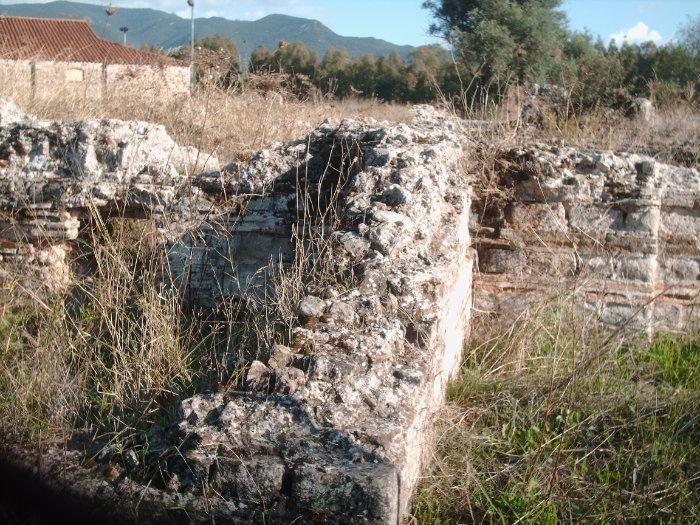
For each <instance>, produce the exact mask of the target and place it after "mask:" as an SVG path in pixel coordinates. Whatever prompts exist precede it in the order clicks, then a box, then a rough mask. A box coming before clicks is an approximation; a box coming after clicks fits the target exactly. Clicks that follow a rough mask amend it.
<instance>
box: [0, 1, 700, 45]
mask: <svg viewBox="0 0 700 525" xmlns="http://www.w3.org/2000/svg"><path fill="white" fill-rule="evenodd" d="M32 1H33V3H37V1H39V2H40V1H41V0H32ZM195 2H196V16H224V17H226V18H233V19H246V20H255V19H258V18H261V17H263V16H265V15H268V14H271V13H285V14H290V15H296V16H303V17H308V18H315V19H317V20H320V21H321V22H323V23H324V24H326V25H327V26H329V27H330V28H331V29H333V30H334V31H335V32H336V33H340V34H342V35H347V36H374V37H377V38H383V39H385V40H389V41H391V42H394V43H397V44H413V45H420V44H426V43H431V42H434V41H435V39H434V38H433V37H431V36H430V35H429V34H428V26H429V25H430V14H429V13H428V11H426V10H424V9H422V8H421V4H422V0H195ZM10 3H22V2H18V1H17V0H0V5H2V4H10ZM90 3H101V4H106V3H108V1H107V0H93V1H92V2H90ZM112 3H113V4H114V5H115V6H123V7H152V8H154V9H162V10H164V11H169V12H173V13H178V14H180V15H181V16H187V15H188V13H187V5H186V0H112ZM563 7H564V10H565V11H566V13H567V15H568V16H569V21H570V27H572V28H573V29H579V30H583V29H589V30H590V31H591V32H592V33H594V34H597V35H600V36H601V37H602V38H603V39H604V40H605V41H606V42H607V41H608V40H609V39H610V38H611V37H612V36H615V37H616V40H617V41H618V42H619V41H621V40H623V39H627V40H630V41H633V42H638V41H642V40H654V41H656V42H657V43H663V42H666V41H668V40H670V39H672V38H673V36H674V34H675V32H676V30H677V29H678V26H679V25H680V24H682V23H683V22H684V21H685V20H686V18H687V16H688V15H693V16H698V15H700V0H565V2H564V5H563Z"/></svg>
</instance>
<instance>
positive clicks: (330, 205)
mask: <svg viewBox="0 0 700 525" xmlns="http://www.w3.org/2000/svg"><path fill="white" fill-rule="evenodd" d="M340 149H342V150H343V153H342V154H338V158H335V157H334V158H333V159H327V160H328V161H326V160H324V161H323V162H319V164H320V165H321V166H323V168H322V169H321V170H319V171H323V173H320V172H319V173H314V172H313V170H309V172H308V173H299V175H298V176H299V184H298V189H297V191H298V196H297V202H299V203H300V208H299V209H300V211H301V212H302V213H303V215H302V216H300V217H299V221H298V225H299V226H298V227H295V228H294V229H293V231H292V232H291V237H292V239H291V240H292V242H293V244H294V248H295V250H294V257H293V260H292V261H291V263H290V264H289V265H286V266H283V265H282V264H280V263H279V261H275V260H272V261H270V264H269V265H268V266H267V267H265V268H261V269H260V271H259V279H257V280H256V282H254V283H253V284H252V285H247V287H246V288H245V290H244V292H245V293H242V294H239V295H237V296H234V297H229V298H228V299H225V300H223V301H222V303H221V304H219V305H196V304H188V302H187V301H186V299H185V296H186V295H187V294H184V293H182V292H183V291H182V290H177V289H175V288H174V287H172V286H170V283H171V282H172V279H171V276H170V273H169V272H170V268H169V263H168V258H167V253H166V250H165V247H166V243H165V237H164V236H163V234H162V233H160V232H159V231H158V230H157V229H156V226H155V223H154V222H153V221H152V220H127V219H116V218H115V219H110V220H108V221H105V220H103V219H102V218H101V217H100V216H99V214H97V212H95V214H94V216H93V219H92V221H90V222H89V223H88V224H87V225H86V227H85V228H84V230H83V232H82V234H81V239H82V240H81V241H80V242H79V245H78V247H77V249H76V250H74V253H73V260H72V261H71V263H72V266H73V267H74V268H78V269H80V271H81V274H80V275H76V276H74V278H73V280H72V282H71V283H70V286H69V288H68V289H67V290H66V292H65V293H63V294H60V295H55V294H54V295H51V296H50V297H44V298H39V297H38V296H37V295H34V294H30V295H27V294H25V293H21V292H22V291H23V290H25V288H24V287H23V285H21V283H22V275H19V274H18V275H17V276H16V280H15V281H14V282H12V281H10V282H9V286H11V287H13V289H15V290H16V291H17V292H18V293H13V294H9V296H8V300H6V301H5V302H4V303H3V304H2V307H1V309H0V345H2V346H1V347H0V429H2V431H4V432H8V431H10V432H12V435H11V436H9V437H11V438H12V439H13V440H14V441H20V442H25V443H37V442H39V441H46V440H56V439H59V440H64V439H66V440H67V439H70V438H72V437H74V436H76V435H77V434H79V435H81V436H82V438H83V443H84V444H86V445H87V447H88V450H89V451H91V452H95V451H96V450H99V449H101V448H103V447H105V446H109V447H110V449H111V450H119V449H121V447H122V445H124V444H126V443H129V442H130V440H132V439H133V438H134V436H136V435H138V434H139V433H140V432H143V431H145V430H147V429H148V428H150V427H151V426H152V425H166V426H167V424H168V422H169V421H171V420H172V416H173V410H174V408H175V406H176V405H177V403H178V402H179V401H181V400H182V399H184V398H186V397H190V396H192V395H194V394H196V393H201V392H210V391H213V390H218V389H237V388H240V387H241V383H242V380H243V378H244V377H245V372H246V369H247V367H248V365H249V364H250V362H251V361H252V360H254V359H260V360H263V361H264V360H266V359H267V357H269V350H270V349H271V348H272V346H273V345H274V344H278V343H281V344H288V343H289V342H290V339H291V332H292V329H293V328H294V327H295V326H297V325H298V318H297V312H296V309H297V306H298V304H299V301H300V299H301V298H302V297H303V295H304V294H306V293H310V290H313V291H314V293H322V291H323V290H324V289H325V288H326V287H329V286H332V287H334V288H335V289H336V290H339V291H341V292H342V288H343V286H346V285H347V282H348V279H352V275H351V271H348V269H346V268H341V267H339V266H338V265H337V264H336V257H335V252H334V250H333V245H332V243H331V240H330V237H329V234H330V232H332V231H333V230H334V229H335V228H336V227H337V223H338V216H337V214H336V205H337V202H338V198H339V195H340V191H341V190H342V187H343V184H344V181H345V180H347V176H348V170H349V169H353V167H354V166H355V162H354V161H355V160H356V155H357V154H358V149H357V147H356V146H353V145H350V144H346V145H344V147H343V148H340ZM241 209H242V208H241ZM226 217H228V214H226ZM216 221H217V218H216V217H212V218H211V223H207V224H206V225H204V226H203V228H204V229H207V228H209V226H212V227H213V228H214V229H215V230H216V231H219V232H222V231H225V230H226V225H223V224H217V223H216ZM233 223H237V221H233ZM227 224H229V225H230V224H231V222H230V220H229V221H228V222H227ZM194 235H197V233H196V232H194ZM269 255H270V256H271V257H273V258H274V254H269ZM228 264H229V265H230V267H229V268H228V269H227V271H226V272H225V273H227V274H229V275H235V274H236V271H235V268H236V266H237V261H236V260H235V255H234V258H233V259H232V260H230V261H228Z"/></svg>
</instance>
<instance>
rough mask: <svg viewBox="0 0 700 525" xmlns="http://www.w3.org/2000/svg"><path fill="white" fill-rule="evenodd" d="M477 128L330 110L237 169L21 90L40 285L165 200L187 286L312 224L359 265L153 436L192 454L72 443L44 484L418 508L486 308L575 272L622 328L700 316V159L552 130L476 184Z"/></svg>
mask: <svg viewBox="0 0 700 525" xmlns="http://www.w3.org/2000/svg"><path fill="white" fill-rule="evenodd" d="M465 146H466V147H467V150H469V149H471V148H474V147H478V141H477V140H476V138H475V137H473V136H472V133H471V132H470V130H469V126H468V125H467V123H465V122H462V121H459V120H458V119H455V118H453V117H450V116H447V115H444V114H441V113H439V112H438V111H436V110H434V109H432V108H430V107H417V108H416V109H415V119H414V122H413V123H412V124H411V125H407V124H391V123H377V122H374V121H369V120H367V121H356V120H347V121H344V122H342V123H341V122H335V121H327V122H325V123H324V124H322V125H321V126H320V127H319V128H318V129H316V130H315V131H313V132H312V133H311V134H310V135H309V136H307V137H305V138H303V139H301V140H298V141H294V142H291V143H288V144H281V145H275V146H273V147H271V148H269V149H266V150H263V151H261V152H259V153H258V154H257V155H255V156H254V157H253V158H252V160H251V161H250V162H248V163H244V164H232V165H229V166H226V167H225V168H224V169H222V170H220V171H219V170H218V166H217V165H216V161H215V160H214V159H206V158H204V157H202V155H199V158H198V153H197V152H196V151H194V150H191V149H188V148H181V147H179V146H177V145H176V144H175V143H174V142H173V141H172V140H171V139H170V138H169V137H168V136H167V134H166V133H165V131H164V129H163V128H162V127H160V126H155V125H150V124H145V123H126V122H118V121H101V122H81V123H62V122H42V121H37V120H35V119H32V118H31V117H28V116H26V115H23V114H22V113H21V112H20V111H19V110H18V109H17V108H16V107H14V106H13V105H12V104H11V103H10V102H9V101H7V100H5V101H3V102H2V104H0V207H1V208H2V211H3V213H4V218H3V219H2V226H1V229H0V232H1V235H2V239H3V240H2V245H1V246H2V256H3V265H4V267H5V270H8V268H10V267H11V268H13V269H14V271H20V273H21V274H22V275H27V279H28V281H27V282H28V283H31V276H32V275H34V276H36V275H37V272H38V274H39V275H41V280H40V282H41V284H42V285H43V286H44V288H46V289H48V290H45V291H50V289H51V288H53V286H50V285H51V283H53V284H55V285H56V287H60V286H61V283H62V281H61V279H63V278H64V277H65V275H66V272H68V271H69V265H70V253H71V250H72V249H73V245H74V242H75V240H76V238H77V237H78V235H79V234H80V231H81V227H82V226H83V225H84V224H85V222H86V221H87V220H88V218H89V216H90V214H91V213H93V212H94V211H96V210H98V211H101V212H102V213H106V214H116V215H119V216H131V217H147V216H153V217H155V219H156V220H157V221H158V222H159V224H160V226H161V229H162V230H163V231H164V232H165V233H167V234H168V236H169V238H170V241H169V243H168V260H169V263H170V268H171V270H172V274H171V276H172V284H173V285H174V286H178V287H179V288H180V290H181V291H182V292H183V294H184V296H185V297H187V298H188V300H190V301H193V302H197V303H200V304H206V305H215V304H216V303H218V302H220V301H221V300H224V299H226V298H230V297H234V296H240V295H241V294H245V293H246V289H247V287H249V286H251V285H252V284H253V283H255V282H256V281H259V280H260V279H262V278H264V272H261V269H263V268H269V267H270V262H271V261H273V262H276V264H282V265H285V264H289V263H290V261H291V260H292V259H293V257H294V253H295V249H297V247H298V243H299V242H302V243H303V242H305V241H304V240H303V239H302V238H301V237H300V235H299V232H304V231H307V230H308V228H307V227H308V226H309V224H311V225H312V226H313V228H315V231H318V230H319V228H320V229H321V230H323V231H324V232H325V234H326V235H327V237H328V239H329V242H331V243H332V246H333V252H334V257H335V259H336V263H337V264H338V267H339V268H346V269H347V268H350V269H352V272H351V274H352V279H351V280H350V282H349V284H347V285H346V286H345V288H344V289H337V290H327V289H326V290H317V291H313V293H312V294H311V295H308V296H306V297H304V298H303V299H302V300H301V302H300V304H299V305H298V313H299V326H298V327H297V328H296V329H295V331H294V334H293V335H294V337H293V341H292V343H291V344H290V346H288V347H285V346H279V345H278V346H275V347H273V348H270V349H267V350H266V353H267V356H266V357H268V360H267V362H265V363H263V362H260V361H256V362H254V363H252V364H251V365H250V368H249V372H248V379H249V381H248V383H247V384H248V387H249V388H248V389H247V390H245V391H244V390H242V391H236V392H224V393H203V394H201V395H197V396H195V397H193V398H191V399H188V400H185V401H184V402H183V403H182V405H181V407H180V412H179V416H178V421H177V422H176V424H174V425H173V426H172V427H171V428H168V429H154V430H153V432H152V433H150V435H149V440H150V442H151V446H152V447H153V449H154V453H155V454H156V455H158V454H160V457H170V458H173V457H175V458H176V459H170V460H168V461H164V462H163V474H162V476H161V477H160V479H159V480H157V481H154V482H153V483H151V484H148V485H144V484H139V483H138V482H136V481H134V480H132V479H130V478H129V476H128V475H120V476H118V477H117V478H116V479H107V478H106V477H105V476H104V475H103V474H102V470H101V468H102V467H100V466H99V465H98V466H94V467H92V468H90V469H83V468H75V469H68V470H65V469H64V468H63V464H62V459H61V458H63V457H68V458H71V460H72V461H74V462H76V463H78V462H79V456H78V454H77V452H76V453H68V455H67V456H65V455H64V454H63V453H61V454H59V453H58V452H57V451H55V454H51V453H48V454H47V456H46V459H44V467H43V469H44V470H43V471H42V472H41V473H40V475H41V476H42V478H43V479H44V480H46V482H47V483H49V484H50V485H52V486H53V487H54V488H55V489H56V490H60V491H63V494H66V495H67V497H70V498H75V500H76V501H79V500H83V501H84V500H86V499H87V500H89V501H91V504H92V505H94V507H93V508H95V509H99V512H100V513H101V515H103V516H105V517H108V516H112V517H117V518H123V517H124V516H134V515H135V513H138V516H139V519H141V521H142V522H149V521H150V522H173V521H174V522H189V521H190V520H192V521H195V522H199V521H207V520H208V519H209V518H208V516H213V517H214V519H215V520H217V521H218V522H228V523H250V522H257V521H260V520H262V519H263V516H264V517H265V518H266V519H267V520H268V521H272V522H282V523H287V522H291V521H293V520H295V519H298V520H301V521H300V522H304V523H308V522H317V523H387V524H388V523H391V524H394V523H399V522H400V520H401V518H402V517H403V516H405V514H406V512H407V510H408V509H409V503H410V498H411V496H412V493H413V491H414V489H415V487H416V482H417V479H418V476H419V474H420V471H421V468H423V467H424V466H425V465H426V460H427V458H428V457H429V454H430V451H431V447H430V443H431V426H432V415H433V414H434V412H435V411H436V410H437V409H438V408H439V406H440V405H441V403H442V401H443V399H444V392H445V387H446V384H447V382H448V380H449V379H450V378H451V377H453V376H454V374H455V373H456V372H457V370H458V367H459V364H460V358H461V351H462V348H463V344H464V342H465V340H466V339H467V338H468V337H469V332H470V325H471V323H472V320H473V317H474V316H476V315H478V316H479V317H482V318H486V319H490V320H491V322H497V319H498V318H499V316H501V317H502V318H504V319H506V320H508V319H512V318H513V317H514V315H515V314H516V313H518V312H520V311H522V310H524V309H526V308H527V307H528V305H529V304H532V303H533V302H534V303H537V302H541V301H543V300H545V299H546V298H548V297H551V296H553V295H556V294H557V293H562V291H572V290H573V291H574V293H575V296H576V297H578V298H579V305H580V307H581V310H582V311H583V312H586V313H587V315H589V316H590V318H591V319H594V320H595V321H597V322H600V323H602V324H606V325H610V326H619V325H621V324H626V323H633V324H634V325H635V326H636V327H638V328H639V329H640V330H643V331H648V332H651V331H654V330H688V329H690V328H692V327H693V326H700V315H699V313H698V293H699V292H700V241H699V240H698V233H699V232H700V174H699V173H698V171H697V170H694V169H688V168H680V167H674V166H668V165H662V164H659V163H656V162H655V161H654V160H653V159H651V158H648V157H642V156H637V155H627V154H617V155H615V154H612V153H604V152H582V151H576V150H571V149H567V148H561V147H553V146H549V145H537V144H533V145H531V146H528V147H525V148H521V149H515V150H512V151H503V152H500V153H499V160H498V162H497V174H496V178H495V181H494V184H495V187H494V188H492V189H493V190H494V191H492V192H486V193H482V194H477V192H475V191H474V189H473V188H474V187H477V181H475V180H473V179H472V178H471V176H470V174H469V173H465V172H464V165H463V163H462V156H463V152H464V150H465ZM193 166H194V170H192V167H193ZM329 210H332V212H333V214H334V215H333V221H332V231H327V230H328V229H329V228H328V227H329V223H326V222H323V221H320V222H319V221H318V220H317V219H318V218H319V217H321V216H323V217H325V216H326V214H327V212H328V211H329ZM309 221H310V222H309ZM308 231H310V230H308ZM302 237H303V236H302ZM300 239H301V240H300ZM52 279H57V280H56V281H52ZM27 285H28V286H29V284H27ZM261 384H264V385H265V388H262V389H261V388H259V387H260V385H261ZM173 451H177V454H173V453H172V452H173ZM124 457H125V458H127V457H128V453H127V454H124ZM127 463H128V462H127ZM120 468H121V469H122V470H121V472H123V473H124V474H127V473H128V464H126V465H124V466H123V467H120Z"/></svg>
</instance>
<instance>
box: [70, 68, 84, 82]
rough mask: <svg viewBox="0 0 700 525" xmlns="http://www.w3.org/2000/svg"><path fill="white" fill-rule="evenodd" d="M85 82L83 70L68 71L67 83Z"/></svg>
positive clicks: (72, 69)
mask: <svg viewBox="0 0 700 525" xmlns="http://www.w3.org/2000/svg"><path fill="white" fill-rule="evenodd" d="M83 80H85V72H84V71H83V70H82V69H77V68H71V69H66V82H82V81H83Z"/></svg>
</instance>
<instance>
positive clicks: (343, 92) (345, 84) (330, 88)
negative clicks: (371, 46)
mask: <svg viewBox="0 0 700 525" xmlns="http://www.w3.org/2000/svg"><path fill="white" fill-rule="evenodd" d="M349 63H350V55H349V54H348V50H347V49H344V48H341V49H338V48H335V47H331V48H330V49H328V51H326V54H325V55H324V56H323V60H322V61H321V66H320V71H319V75H318V82H319V85H320V87H321V90H322V91H324V92H325V93H333V94H334V95H336V96H339V97H345V96H347V95H348V94H349V93H350V82H349V80H348V75H347V67H348V64H349Z"/></svg>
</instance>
